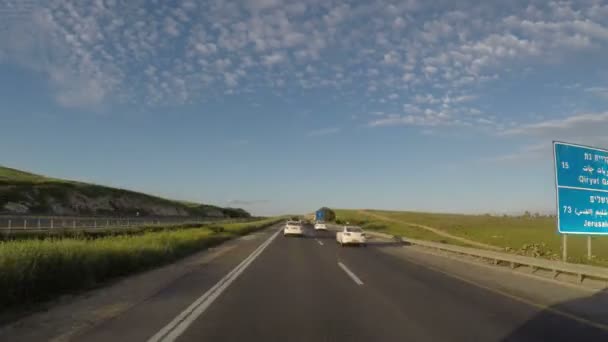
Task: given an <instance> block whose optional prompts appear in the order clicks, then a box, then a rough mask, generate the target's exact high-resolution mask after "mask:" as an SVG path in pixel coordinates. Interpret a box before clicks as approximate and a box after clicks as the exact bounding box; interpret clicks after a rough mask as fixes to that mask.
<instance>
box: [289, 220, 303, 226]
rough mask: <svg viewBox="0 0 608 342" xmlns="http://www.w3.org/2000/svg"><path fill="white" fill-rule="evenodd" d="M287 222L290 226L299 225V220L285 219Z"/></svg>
mask: <svg viewBox="0 0 608 342" xmlns="http://www.w3.org/2000/svg"><path fill="white" fill-rule="evenodd" d="M287 224H288V225H290V226H299V225H300V222H298V221H287Z"/></svg>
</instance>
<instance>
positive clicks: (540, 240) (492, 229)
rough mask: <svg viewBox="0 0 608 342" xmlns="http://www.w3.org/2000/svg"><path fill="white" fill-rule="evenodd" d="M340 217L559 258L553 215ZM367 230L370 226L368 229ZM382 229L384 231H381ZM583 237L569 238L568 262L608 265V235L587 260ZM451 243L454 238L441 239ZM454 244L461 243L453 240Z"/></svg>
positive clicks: (595, 242) (348, 213) (596, 241)
mask: <svg viewBox="0 0 608 342" xmlns="http://www.w3.org/2000/svg"><path fill="white" fill-rule="evenodd" d="M366 212H368V213H369V212H371V213H376V214H378V215H382V216H385V217H388V218H391V219H394V220H399V221H401V222H403V223H400V224H397V223H393V222H387V221H382V220H379V219H377V218H374V217H372V216H370V215H369V214H366ZM336 215H337V217H338V218H339V219H343V220H350V221H351V222H357V223H359V224H362V225H363V226H366V225H367V226H370V227H371V228H374V226H377V227H378V228H379V229H381V230H379V231H386V232H387V233H388V234H393V235H402V236H406V237H410V238H413V239H421V240H427V241H441V240H444V238H443V237H441V236H438V235H436V234H433V233H432V232H428V231H424V230H423V229H419V228H416V227H412V226H409V225H407V224H406V223H415V224H421V225H425V226H430V227H433V228H437V229H440V230H442V231H445V232H447V233H450V234H452V235H454V236H458V237H462V238H466V239H469V240H473V241H477V242H482V243H486V244H489V245H493V246H497V247H501V248H503V249H504V250H505V251H508V252H512V253H517V254H521V255H528V256H535V257H543V258H549V259H560V257H561V253H562V249H561V236H560V235H559V234H558V233H557V229H556V223H555V218H552V217H533V216H528V217H525V216H519V217H514V216H490V215H459V214H436V213H420V212H405V211H403V212H402V211H381V210H366V211H358V210H336ZM367 229H370V228H367ZM382 229H384V230H382ZM586 239H587V237H586V236H572V235H571V236H569V237H568V261H569V262H575V263H585V264H592V265H599V266H608V237H594V238H592V253H593V258H592V260H587V258H586V255H587V249H586V248H587V247H586V246H587V245H586V241H587V240H586ZM442 242H446V243H454V241H449V240H446V241H442ZM455 244H459V245H463V244H462V243H458V242H456V243H455Z"/></svg>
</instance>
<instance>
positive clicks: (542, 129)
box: [503, 112, 608, 142]
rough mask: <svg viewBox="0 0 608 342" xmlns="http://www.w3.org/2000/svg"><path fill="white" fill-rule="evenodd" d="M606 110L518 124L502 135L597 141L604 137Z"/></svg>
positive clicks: (607, 120) (607, 115)
mask: <svg viewBox="0 0 608 342" xmlns="http://www.w3.org/2000/svg"><path fill="white" fill-rule="evenodd" d="M606 127H608V112H600V113H584V114H578V115H573V116H569V117H566V118H562V119H550V120H545V121H540V122H535V123H530V124H524V125H519V126H516V127H513V128H510V129H507V130H505V131H504V132H503V134H504V135H507V136H512V135H527V136H534V137H546V138H551V139H556V140H560V139H563V140H568V139H576V140H577V141H581V140H583V141H592V142H593V141H598V138H602V140H603V139H604V137H606Z"/></svg>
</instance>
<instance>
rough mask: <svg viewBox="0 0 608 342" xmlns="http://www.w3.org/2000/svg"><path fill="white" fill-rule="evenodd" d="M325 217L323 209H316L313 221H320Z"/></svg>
mask: <svg viewBox="0 0 608 342" xmlns="http://www.w3.org/2000/svg"><path fill="white" fill-rule="evenodd" d="M324 219H325V211H323V210H317V211H316V212H315V221H317V222H322V221H324Z"/></svg>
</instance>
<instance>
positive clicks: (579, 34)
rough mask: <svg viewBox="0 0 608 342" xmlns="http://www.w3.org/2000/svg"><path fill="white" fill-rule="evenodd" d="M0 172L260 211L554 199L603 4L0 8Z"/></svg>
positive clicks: (601, 69)
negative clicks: (557, 151)
mask: <svg viewBox="0 0 608 342" xmlns="http://www.w3.org/2000/svg"><path fill="white" fill-rule="evenodd" d="M0 103H1V104H2V106H1V107H0V156H1V158H0V164H3V165H7V166H11V167H16V168H22V169H27V170H31V171H34V172H38V173H43V174H48V175H52V176H56V177H64V178H72V179H79V180H84V181H91V182H95V183H100V184H107V185H112V186H119V187H124V188H129V189H134V190H139V191H145V192H149V193H153V194H158V195H162V196H167V197H172V198H179V199H187V200H193V201H200V202H205V203H214V204H218V205H230V206H237V207H243V208H245V209H247V210H250V211H252V212H254V213H256V214H276V213H285V212H292V213H293V212H310V211H312V210H314V209H316V208H318V207H319V206H322V205H327V206H331V207H343V208H346V207H350V208H385V209H403V210H425V211H450V212H472V213H481V212H492V213H504V212H507V213H511V212H520V211H523V210H531V211H551V210H552V208H554V206H555V192H554V184H553V183H554V175H553V167H552V152H551V141H552V140H554V139H557V140H565V141H570V142H575V143H581V144H587V145H596V146H603V147H608V135H607V134H606V131H607V130H608V3H607V2H606V1H593V0H590V1H526V2H524V1H485V2H483V4H479V2H477V1H433V2H430V1H416V0H410V1H355V2H352V1H350V2H338V1H325V0H323V1H320V0H319V1H317V0H315V1H281V0H248V1H187V0H185V1H138V0H129V1H118V0H97V1H87V2H82V1H56V0H49V1H35V0H29V1H28V0H0Z"/></svg>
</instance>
